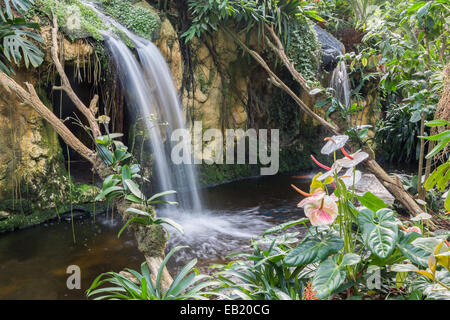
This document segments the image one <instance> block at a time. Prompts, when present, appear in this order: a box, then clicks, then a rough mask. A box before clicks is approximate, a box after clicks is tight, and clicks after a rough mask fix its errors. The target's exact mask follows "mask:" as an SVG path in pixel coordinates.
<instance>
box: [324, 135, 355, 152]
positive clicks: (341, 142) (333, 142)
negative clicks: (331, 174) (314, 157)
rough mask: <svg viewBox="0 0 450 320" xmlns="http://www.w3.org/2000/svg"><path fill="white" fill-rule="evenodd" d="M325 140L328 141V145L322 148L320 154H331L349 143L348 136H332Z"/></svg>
mask: <svg viewBox="0 0 450 320" xmlns="http://www.w3.org/2000/svg"><path fill="white" fill-rule="evenodd" d="M325 140H328V141H327V143H326V144H325V145H324V146H323V147H322V150H320V152H321V153H322V154H330V153H332V152H334V151H336V150H339V149H340V148H342V147H343V146H345V144H346V143H347V141H348V136H346V135H340V136H332V137H327V138H325Z"/></svg>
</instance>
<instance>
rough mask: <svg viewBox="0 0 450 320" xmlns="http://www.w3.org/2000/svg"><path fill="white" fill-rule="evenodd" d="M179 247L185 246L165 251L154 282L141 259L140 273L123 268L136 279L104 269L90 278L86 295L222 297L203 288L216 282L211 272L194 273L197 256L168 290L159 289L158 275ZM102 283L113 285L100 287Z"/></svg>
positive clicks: (141, 298)
mask: <svg viewBox="0 0 450 320" xmlns="http://www.w3.org/2000/svg"><path fill="white" fill-rule="evenodd" d="M182 248H186V247H176V248H173V249H172V250H171V251H170V252H169V253H168V254H167V256H166V257H165V259H164V260H163V262H162V264H161V266H160V269H159V270H158V274H157V276H156V281H155V282H156V283H155V284H154V283H153V281H152V279H151V276H150V271H149V269H148V266H147V263H146V262H144V263H142V265H141V273H139V272H137V271H135V270H132V269H126V271H127V272H129V273H130V274H131V275H133V276H134V277H135V278H136V280H137V281H132V280H130V279H129V278H127V277H126V276H124V275H122V274H119V273H115V272H107V273H103V274H101V275H99V276H98V277H97V278H96V279H95V280H94V281H93V282H92V284H91V287H90V288H89V289H88V290H87V291H86V295H87V296H88V297H94V296H96V297H95V299H96V300H104V299H108V300H115V299H120V300H129V299H137V300H192V299H205V298H206V297H205V296H207V295H212V294H215V295H219V296H221V297H224V298H225V296H223V295H221V294H218V293H215V292H210V291H206V290H205V289H206V288H207V287H211V286H213V285H217V282H215V281H210V280H209V279H210V278H211V277H210V276H207V275H198V274H197V272H196V269H194V266H195V264H196V263H197V260H196V259H194V260H192V261H190V262H189V263H188V264H186V266H184V267H183V269H182V270H181V271H180V273H178V275H177V276H176V277H175V279H174V281H173V283H172V285H171V286H170V287H169V289H168V290H167V291H163V290H162V288H161V278H162V274H163V270H164V268H165V267H166V264H167V262H168V261H169V259H170V258H171V257H172V255H173V254H174V253H175V252H176V251H178V250H180V249H182ZM205 280H206V281H205ZM105 284H110V285H112V286H108V287H102V286H103V285H105ZM101 287H102V288H101Z"/></svg>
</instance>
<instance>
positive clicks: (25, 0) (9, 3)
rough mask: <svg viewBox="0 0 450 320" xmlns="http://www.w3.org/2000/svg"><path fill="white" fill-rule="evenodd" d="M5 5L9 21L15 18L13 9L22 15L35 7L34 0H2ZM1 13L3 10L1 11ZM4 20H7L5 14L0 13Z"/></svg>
mask: <svg viewBox="0 0 450 320" xmlns="http://www.w3.org/2000/svg"><path fill="white" fill-rule="evenodd" d="M2 2H3V4H4V5H5V9H4V10H5V11H6V16H7V17H8V19H12V18H13V11H12V9H13V8H14V9H16V10H17V11H18V12H19V13H20V14H24V13H25V12H26V11H27V10H28V9H30V7H31V6H32V5H33V3H34V0H2ZM0 12H1V10H0ZM0 14H1V18H2V20H5V16H4V14H3V12H1V13H0Z"/></svg>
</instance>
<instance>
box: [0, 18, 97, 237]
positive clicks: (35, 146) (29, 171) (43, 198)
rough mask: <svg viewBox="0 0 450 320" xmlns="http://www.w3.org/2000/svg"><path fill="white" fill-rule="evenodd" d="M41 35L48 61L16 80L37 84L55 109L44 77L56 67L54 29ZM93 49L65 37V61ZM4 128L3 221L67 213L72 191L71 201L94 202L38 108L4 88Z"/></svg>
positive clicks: (0, 108) (0, 110) (0, 170)
mask: <svg viewBox="0 0 450 320" xmlns="http://www.w3.org/2000/svg"><path fill="white" fill-rule="evenodd" d="M41 35H42V38H43V40H44V44H43V49H44V50H45V52H46V58H45V63H44V64H43V65H42V66H41V67H40V68H38V69H35V70H32V69H28V70H27V69H25V68H19V69H18V70H16V74H15V75H14V76H13V79H14V80H15V81H16V82H17V83H19V84H23V83H25V82H28V83H31V84H32V85H34V87H35V89H36V91H37V92H38V94H39V96H40V98H41V100H42V101H43V102H44V104H46V105H47V106H48V107H49V108H50V109H53V106H52V105H51V103H50V102H49V100H48V98H47V94H46V92H45V90H44V88H43V87H42V83H43V80H42V79H41V77H44V75H47V73H44V72H45V70H47V68H49V65H50V54H49V48H50V31H49V28H48V27H44V28H42V30H41ZM92 51H93V50H92V47H89V46H88V45H86V44H85V43H81V42H79V41H75V42H71V41H69V40H67V39H64V60H65V61H66V63H67V64H68V65H71V64H73V63H74V62H75V61H76V60H77V59H78V58H79V57H80V56H83V55H87V54H90V53H92ZM0 124H1V125H0V146H1V147H2V152H1V153H0V212H2V214H1V215H0V220H1V218H2V217H5V216H9V215H15V214H19V215H24V214H25V215H29V214H31V213H32V212H36V211H37V210H44V209H49V208H56V210H63V211H64V210H67V206H66V205H65V203H69V202H70V199H69V193H70V192H73V193H72V194H71V197H70V198H72V200H73V201H74V202H85V201H90V200H92V199H93V198H92V196H93V195H94V192H93V191H94V189H93V188H91V187H87V186H83V188H84V189H83V190H81V189H77V190H74V184H73V183H71V182H70V181H69V178H68V174H67V171H66V168H65V165H64V157H63V153H62V149H61V146H60V143H59V140H58V136H57V134H56V132H55V131H54V130H53V128H52V127H51V126H50V125H49V124H48V123H47V122H45V121H44V120H43V119H42V118H41V117H40V115H39V114H38V113H37V112H36V111H35V110H34V109H32V108H31V107H29V106H27V105H24V104H22V103H21V102H20V101H19V99H18V98H17V96H16V95H15V93H12V92H8V91H7V90H5V89H4V88H3V87H0ZM71 189H72V190H71ZM72 196H73V197H72ZM58 207H59V209H58ZM37 221H38V218H37V220H36V222H37ZM29 222H31V221H29ZM19 224H20V223H19ZM12 227H14V226H12ZM0 229H1V228H0Z"/></svg>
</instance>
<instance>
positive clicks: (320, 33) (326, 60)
mask: <svg viewBox="0 0 450 320" xmlns="http://www.w3.org/2000/svg"><path fill="white" fill-rule="evenodd" d="M314 30H315V31H316V33H317V40H318V41H319V43H320V45H321V47H322V69H324V70H325V71H328V72H329V71H333V70H334V68H336V66H337V63H338V61H339V59H338V57H339V56H340V55H342V54H343V53H344V52H345V48H344V45H343V44H342V43H341V42H340V41H339V40H338V39H336V38H335V37H334V36H333V35H331V34H330V33H329V32H327V31H325V30H324V29H322V28H321V27H319V26H318V25H315V26H314Z"/></svg>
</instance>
